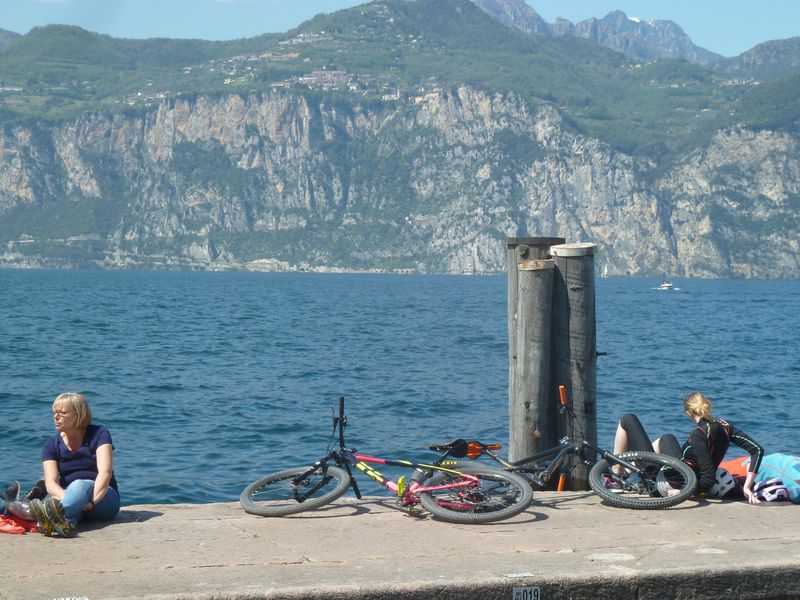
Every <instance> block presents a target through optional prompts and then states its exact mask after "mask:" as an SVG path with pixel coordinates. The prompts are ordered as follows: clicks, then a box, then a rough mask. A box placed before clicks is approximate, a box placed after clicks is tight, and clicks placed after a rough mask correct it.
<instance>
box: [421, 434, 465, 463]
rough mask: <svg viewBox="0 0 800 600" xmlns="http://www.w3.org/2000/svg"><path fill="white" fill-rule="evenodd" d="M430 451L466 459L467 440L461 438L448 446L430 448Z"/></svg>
mask: <svg viewBox="0 0 800 600" xmlns="http://www.w3.org/2000/svg"><path fill="white" fill-rule="evenodd" d="M429 449H430V450H436V451H438V452H446V453H447V456H452V457H453V458H464V457H465V456H466V455H467V440H463V439H461V438H459V439H457V440H453V441H452V442H447V443H446V444H436V445H434V446H429Z"/></svg>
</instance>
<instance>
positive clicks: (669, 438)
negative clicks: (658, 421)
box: [653, 433, 682, 458]
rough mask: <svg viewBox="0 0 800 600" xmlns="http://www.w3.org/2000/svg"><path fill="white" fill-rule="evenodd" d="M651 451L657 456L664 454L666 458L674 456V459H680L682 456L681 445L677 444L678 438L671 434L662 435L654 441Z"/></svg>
mask: <svg viewBox="0 0 800 600" xmlns="http://www.w3.org/2000/svg"><path fill="white" fill-rule="evenodd" d="M653 449H654V450H655V451H656V452H658V453H659V454H666V455H667V456H674V457H675V458H680V457H681V454H682V452H681V445H680V444H679V443H678V438H676V437H675V436H674V435H672V434H671V433H667V434H666V435H662V436H661V437H660V438H658V439H657V440H656V441H654V442H653Z"/></svg>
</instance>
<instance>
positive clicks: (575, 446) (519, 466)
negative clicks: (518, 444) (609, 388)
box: [467, 437, 640, 488]
mask: <svg viewBox="0 0 800 600" xmlns="http://www.w3.org/2000/svg"><path fill="white" fill-rule="evenodd" d="M471 443H476V442H467V444H471ZM477 444H480V442H477ZM480 445H481V450H480V451H481V453H482V454H485V455H486V456H488V457H490V458H491V459H492V460H494V461H496V462H498V463H499V464H501V465H502V466H503V468H504V469H505V470H507V471H511V472H513V473H522V474H524V475H525V476H526V477H527V478H528V479H529V480H531V481H532V482H533V483H534V484H536V485H537V486H539V487H542V488H543V487H545V486H546V485H547V484H548V482H549V481H550V478H551V477H552V476H553V475H554V474H555V473H556V471H557V470H558V469H560V468H561V467H562V466H563V464H564V461H565V460H566V459H567V457H569V456H583V455H584V453H583V450H584V448H588V449H589V450H591V451H592V452H593V456H595V457H597V456H598V455H599V456H600V457H602V458H605V459H606V460H609V461H610V462H613V463H616V464H618V465H620V466H622V467H624V468H625V469H628V470H630V471H632V472H635V473H640V469H639V468H638V467H637V466H636V465H633V464H631V463H629V462H628V461H626V460H625V459H623V458H621V457H619V456H617V455H615V454H611V453H610V452H607V451H605V450H603V449H602V448H598V447H597V446H595V445H594V444H591V443H589V442H587V441H586V440H581V441H580V442H578V441H576V440H573V439H571V438H569V437H564V438H562V439H561V443H560V444H559V445H558V446H553V447H552V448H548V449H547V450H542V451H541V452H537V453H536V454H532V455H530V456H526V457H525V458H521V459H519V460H514V461H507V460H505V459H503V458H502V457H500V456H499V455H498V454H497V453H495V452H494V451H493V450H492V449H491V447H489V446H486V445H484V444H480ZM547 459H550V460H549V461H548V462H547V464H546V465H545V466H542V463H543V461H545V460H547ZM583 460H584V462H585V463H586V464H587V465H590V464H594V462H596V461H589V460H586V459H583ZM531 464H532V465H533V466H530V467H527V466H526V465H531Z"/></svg>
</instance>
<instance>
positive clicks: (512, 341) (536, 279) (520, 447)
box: [506, 237, 564, 460]
mask: <svg viewBox="0 0 800 600" xmlns="http://www.w3.org/2000/svg"><path fill="white" fill-rule="evenodd" d="M563 243H564V238H550V237H524V238H508V239H507V240H506V247H507V249H508V254H507V255H508V357H509V360H508V406H509V456H510V457H511V458H512V460H516V458H522V457H524V456H527V455H529V454H531V453H533V451H534V449H538V448H540V447H544V446H545V444H546V442H547V441H549V440H550V439H551V437H552V439H553V440H555V435H556V434H555V427H556V425H555V423H550V422H549V421H551V420H552V415H548V414H547V411H545V412H543V413H542V415H539V414H538V413H539V412H540V411H539V409H538V407H540V406H543V405H545V404H546V403H547V400H548V390H547V388H546V387H544V388H543V387H542V386H543V385H545V380H542V379H540V378H538V376H537V373H539V372H540V371H542V369H541V365H539V364H537V361H539V360H541V359H543V357H542V354H541V348H539V347H538V346H537V344H538V343H539V342H538V341H537V340H535V339H533V337H532V336H533V335H534V333H533V332H534V331H536V330H541V329H542V328H544V327H545V326H546V327H547V328H548V332H549V322H550V317H549V305H550V304H549V300H544V299H543V300H542V301H546V302H547V304H542V305H538V306H537V304H536V302H539V300H536V299H535V298H542V297H543V296H550V295H551V292H550V291H548V290H547V289H543V286H545V287H549V288H550V290H552V283H544V284H543V282H542V281H541V279H543V278H550V279H552V268H549V267H544V270H545V271H547V272H546V273H536V272H535V271H539V270H541V269H530V270H529V268H530V267H532V266H534V263H531V262H530V261H537V260H546V259H549V258H550V246H552V245H555V244H563ZM520 265H524V266H523V270H524V274H523V277H522V279H523V280H524V281H523V288H524V289H523V291H522V294H521V295H522V296H525V298H523V299H522V300H520V297H521V295H520V283H519V279H520V278H519V273H520ZM528 296H532V297H528ZM520 301H521V302H522V307H520ZM522 313H524V315H525V316H524V318H523V323H520V314H522ZM543 313H547V316H546V317H545V316H544V314H543ZM545 321H546V322H545ZM522 326H524V328H525V329H526V331H527V333H526V339H525V340H524V342H523V348H522V352H520V348H519V344H518V338H519V335H518V332H519V331H520V330H521V327H522ZM548 337H551V336H550V334H549V333H548ZM549 344H550V341H549V340H548V342H547V345H548V346H549ZM531 348H538V349H537V350H534V351H535V352H536V354H537V357H530V356H528V355H527V353H528V352H529V350H530V349H531ZM518 357H525V358H524V361H525V363H526V364H525V365H524V376H523V377H522V378H521V379H520V377H519V376H518V373H519V371H520V369H521V368H522V366H521V365H520V364H519V362H520V361H518ZM546 360H547V361H548V364H549V361H550V356H549V352H548V353H547V356H546ZM547 371H549V367H548V369H547ZM549 379H550V374H549V372H548V373H547V375H546V383H547V384H549ZM531 385H533V386H534V387H535V388H536V389H535V391H534V390H532V389H530V386H531ZM543 418H544V421H543V420H542V419H543ZM537 431H538V432H539V434H540V435H541V434H542V432H543V431H544V432H545V433H544V437H533V436H534V435H535V433H534V432H537ZM551 432H552V436H551Z"/></svg>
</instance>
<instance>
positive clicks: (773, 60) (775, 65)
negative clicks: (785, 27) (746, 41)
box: [715, 37, 800, 80]
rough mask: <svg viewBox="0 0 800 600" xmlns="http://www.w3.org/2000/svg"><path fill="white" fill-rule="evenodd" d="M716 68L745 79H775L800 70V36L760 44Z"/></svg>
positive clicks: (723, 61)
mask: <svg viewBox="0 0 800 600" xmlns="http://www.w3.org/2000/svg"><path fill="white" fill-rule="evenodd" d="M715 69H716V70H718V71H720V72H722V73H727V74H728V75H731V76H733V77H741V78H743V79H758V80H765V79H775V78H777V77H780V76H782V75H785V74H787V73H791V72H792V71H800V37H793V38H788V39H785V40H773V41H770V42H764V43H763V44H759V45H757V46H755V47H753V48H751V49H750V50H748V51H747V52H744V53H742V54H740V55H739V56H736V57H734V58H726V59H724V60H721V61H719V63H718V64H716V65H715Z"/></svg>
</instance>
